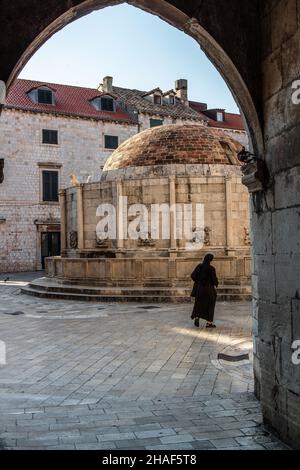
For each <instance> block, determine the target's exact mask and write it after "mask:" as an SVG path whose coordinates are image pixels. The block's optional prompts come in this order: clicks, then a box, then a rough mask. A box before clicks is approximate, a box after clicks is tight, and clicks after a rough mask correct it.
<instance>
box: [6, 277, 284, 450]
mask: <svg viewBox="0 0 300 470" xmlns="http://www.w3.org/2000/svg"><path fill="white" fill-rule="evenodd" d="M9 276H10V280H9V281H7V282H4V281H3V279H4V278H5V276H3V275H2V276H1V279H2V281H1V279H0V331H1V333H0V340H2V341H4V342H5V344H6V362H7V363H6V365H0V412H1V420H0V448H1V447H2V448H3V447H4V448H8V449H163V450H167V449H172V450H176V449H183V450H188V449H284V448H285V446H284V445H283V444H282V443H280V442H279V441H278V440H277V439H276V438H275V437H274V436H272V435H270V434H269V433H268V432H267V431H266V430H265V429H264V428H263V426H262V417H261V413H260V407H259V403H258V402H257V400H256V399H255V397H254V395H253V379H252V366H251V314H250V308H251V306H250V303H219V304H218V305H217V312H216V322H217V325H218V328H217V329H216V330H206V329H205V328H204V324H203V325H202V327H201V328H200V329H195V328H194V326H193V324H192V322H191V320H190V314H191V305H186V304H185V305H169V304H168V305H161V304H159V305H155V304H153V305H143V304H100V303H85V302H78V303H74V302H72V301H55V300H45V299H37V298H33V297H27V296H25V295H22V294H20V291H19V289H20V285H22V284H24V283H25V282H26V281H28V280H30V279H32V278H34V277H36V276H37V275H36V274H33V273H31V274H24V275H18V276H16V275H15V276H11V275H9ZM219 353H224V354H226V355H228V356H230V355H232V356H236V355H238V354H245V353H246V354H249V357H250V360H243V361H241V362H228V361H226V360H224V358H223V359H221V358H218V354H219ZM2 359H3V358H2Z"/></svg>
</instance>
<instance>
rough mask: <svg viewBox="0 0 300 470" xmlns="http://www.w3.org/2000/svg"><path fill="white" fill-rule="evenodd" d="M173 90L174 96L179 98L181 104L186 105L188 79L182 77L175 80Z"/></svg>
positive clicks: (187, 103) (187, 99) (187, 102)
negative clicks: (174, 91)
mask: <svg viewBox="0 0 300 470" xmlns="http://www.w3.org/2000/svg"><path fill="white" fill-rule="evenodd" d="M175 90H176V96H177V98H179V99H180V100H181V101H182V102H183V104H185V105H186V106H188V105H189V98H188V81H187V80H185V79H184V78H181V79H179V80H176V82H175Z"/></svg>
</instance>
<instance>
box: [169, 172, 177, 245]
mask: <svg viewBox="0 0 300 470" xmlns="http://www.w3.org/2000/svg"><path fill="white" fill-rule="evenodd" d="M175 182H176V180H175V176H170V178H169V188H170V208H171V207H175V204H176V186H175ZM170 249H171V250H176V249H177V239H176V211H170Z"/></svg>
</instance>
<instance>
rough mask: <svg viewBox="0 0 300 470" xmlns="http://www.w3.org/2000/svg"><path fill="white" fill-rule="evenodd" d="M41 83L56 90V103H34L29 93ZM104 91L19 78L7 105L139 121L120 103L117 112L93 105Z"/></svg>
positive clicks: (17, 107) (105, 118) (104, 118)
mask: <svg viewBox="0 0 300 470" xmlns="http://www.w3.org/2000/svg"><path fill="white" fill-rule="evenodd" d="M40 86H48V87H49V88H51V89H52V90H55V105H47V104H40V103H34V102H33V101H32V100H31V99H30V97H29V96H28V95H27V93H28V92H29V91H31V90H33V89H35V88H39V87H40ZM102 94H103V93H101V92H99V90H97V89H92V88H83V87H76V86H71V85H59V84H56V83H55V84H53V83H45V82H37V81H33V80H22V79H18V80H17V81H16V82H15V83H14V85H13V86H12V87H11V89H10V91H9V93H8V95H7V98H6V104H5V106H6V107H7V108H16V109H23V110H27V111H37V112H45V113H55V114H63V115H70V116H82V117H85V118H92V119H97V120H108V121H122V122H134V123H135V121H133V119H132V118H131V116H130V114H129V113H128V112H126V111H124V109H122V107H121V106H120V105H117V110H116V112H109V111H97V110H96V109H95V108H94V107H93V106H92V105H91V103H90V100H92V99H94V98H96V97H98V96H101V95H102Z"/></svg>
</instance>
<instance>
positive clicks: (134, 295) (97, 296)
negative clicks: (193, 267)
mask: <svg viewBox="0 0 300 470" xmlns="http://www.w3.org/2000/svg"><path fill="white" fill-rule="evenodd" d="M105 289H106V288H103V289H101V288H97V289H96V288H95V289H94V290H92V293H91V289H90V288H87V289H85V288H82V286H81V287H80V288H77V289H75V288H73V291H72V292H67V291H65V290H64V287H63V286H60V290H54V289H53V286H52V289H51V290H47V289H46V287H45V286H40V287H38V286H37V285H36V284H35V285H34V287H32V285H28V286H26V287H22V288H21V292H22V293H24V294H27V295H31V296H35V297H40V298H48V299H61V300H76V301H86V302H106V303H107V302H148V303H180V302H182V303H191V302H193V299H191V297H190V295H189V294H190V292H189V291H186V292H181V293H179V292H178V291H177V290H176V289H173V290H171V289H166V288H162V289H161V290H159V289H147V288H145V289H140V290H139V291H137V290H136V289H130V288H127V289H126V290H124V289H118V288H117V289H116V290H115V291H114V290H113V289H112V288H110V289H109V291H108V290H105ZM218 300H219V301H241V300H251V295H249V294H248V293H242V292H240V293H234V294H229V293H223V292H222V291H218Z"/></svg>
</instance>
